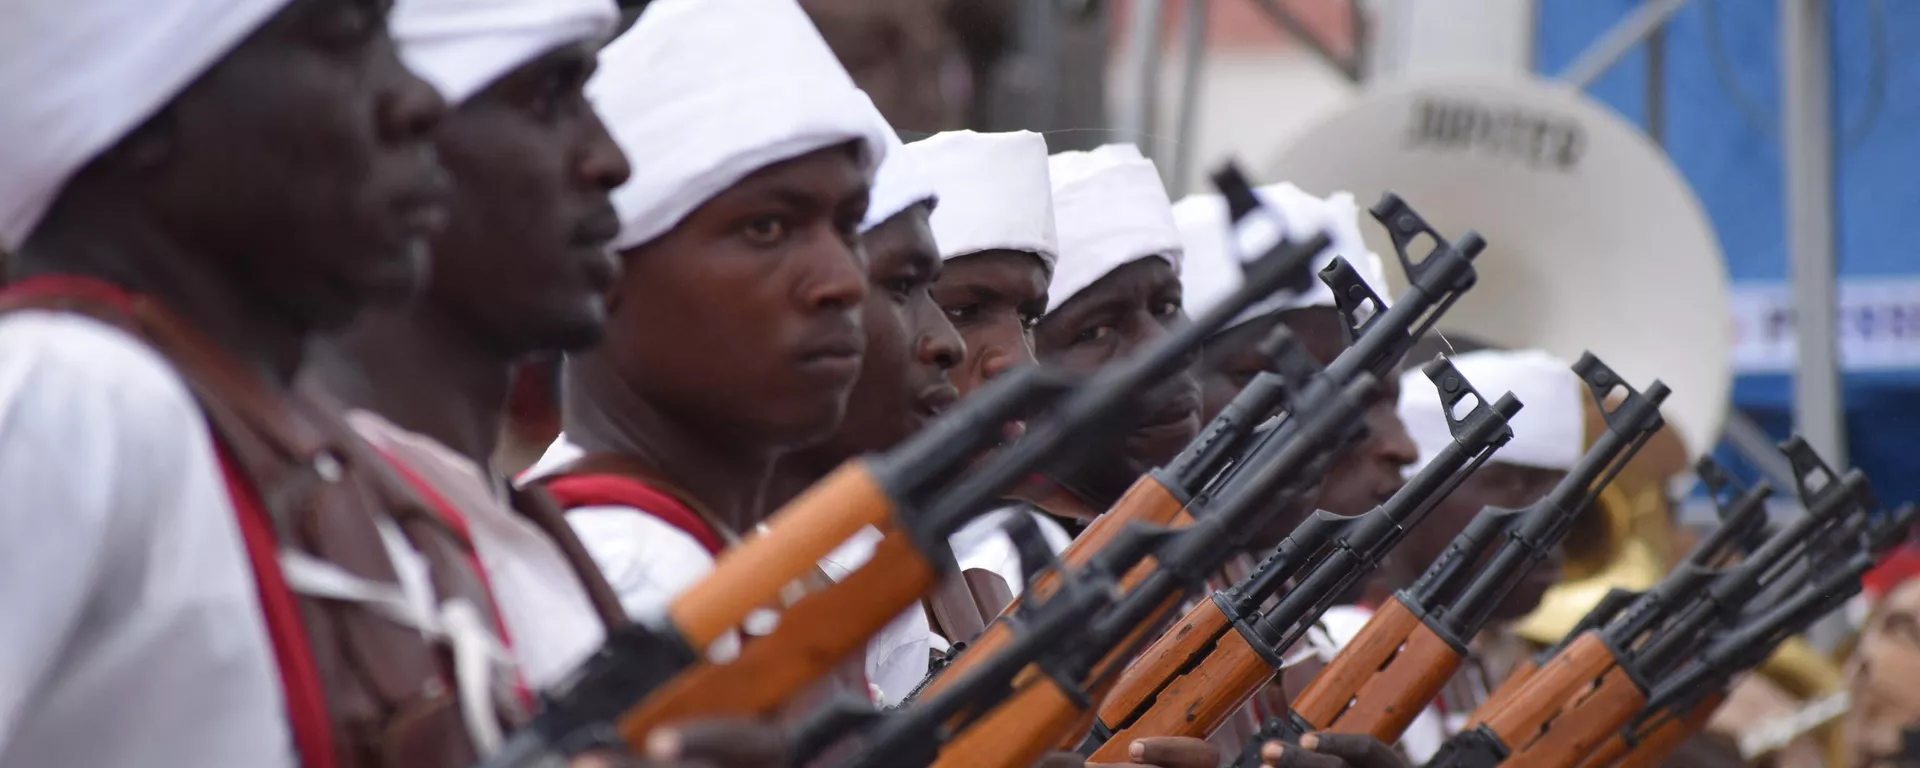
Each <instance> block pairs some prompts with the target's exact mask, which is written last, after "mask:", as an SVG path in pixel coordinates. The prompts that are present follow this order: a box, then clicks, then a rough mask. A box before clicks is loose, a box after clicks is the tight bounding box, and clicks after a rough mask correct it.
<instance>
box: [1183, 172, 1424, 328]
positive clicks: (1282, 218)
mask: <svg viewBox="0 0 1920 768" xmlns="http://www.w3.org/2000/svg"><path fill="white" fill-rule="evenodd" d="M1254 192H1255V193H1256V194H1257V195H1259V197H1260V200H1261V202H1263V203H1265V204H1266V206H1267V209H1268V211H1269V212H1270V213H1271V214H1272V215H1273V217H1274V218H1276V219H1277V222H1276V224H1277V226H1276V227H1275V228H1274V229H1272V230H1265V231H1266V232H1267V233H1268V234H1269V235H1270V236H1269V237H1267V238H1263V239H1261V240H1259V241H1253V242H1246V241H1242V242H1240V243H1238V245H1237V247H1236V243H1235V240H1234V239H1233V234H1232V232H1230V231H1229V229H1228V226H1229V222H1228V218H1227V203H1226V199H1225V198H1222V197H1221V196H1220V195H1217V194H1199V195H1188V196H1187V197H1185V198H1182V199H1181V200H1180V202H1178V203H1174V205H1173V219H1174V222H1175V223H1176V224H1177V225H1178V226H1179V227H1180V239H1181V242H1182V243H1184V245H1185V251H1186V255H1185V257H1184V259H1183V263H1182V264H1181V267H1180V283H1181V287H1182V289H1183V291H1184V296H1185V299H1184V301H1185V305H1186V311H1187V315H1188V316H1189V317H1199V316H1200V315H1203V314H1205V313H1206V312H1208V311H1210V310H1212V309H1213V308H1214V306H1215V305H1218V304H1219V303H1220V302H1222V301H1225V300H1226V299H1227V297H1228V296H1231V295H1232V294H1233V292H1234V291H1237V290H1239V289H1240V286H1241V284H1242V283H1244V282H1245V273H1244V271H1243V269H1242V266H1241V265H1242V259H1250V258H1254V257H1257V256H1259V255H1260V254H1261V253H1262V252H1264V250H1265V249H1266V248H1268V247H1271V246H1272V243H1273V239H1274V238H1277V237H1278V236H1280V235H1281V234H1286V235H1287V236H1289V237H1292V238H1293V239H1295V240H1303V239H1306V238H1308V237H1312V236H1313V235H1314V234H1315V233H1318V232H1325V233H1326V234H1327V237H1328V238H1329V239H1331V240H1332V241H1333V244H1332V246H1331V247H1329V248H1328V249H1327V250H1325V251H1321V252H1320V255H1319V256H1317V257H1315V258H1314V260H1313V261H1312V262H1311V265H1310V268H1311V269H1312V270H1313V271H1314V272H1315V273H1318V272H1319V271H1320V270H1321V269H1322V268H1324V267H1325V266H1326V265H1327V264H1328V263H1329V262H1331V261H1333V258H1334V257H1335V256H1344V257H1346V259H1347V261H1348V262H1349V263H1351V264H1352V265H1353V268H1354V270H1355V271H1357V272H1359V273H1360V277H1361V278H1363V279H1365V280H1366V281H1367V285H1368V286H1370V287H1372V288H1373V291H1374V293H1376V294H1378V295H1379V296H1380V299H1381V301H1382V302H1384V303H1388V304H1391V296H1389V291H1388V286H1387V283H1386V275H1385V274H1384V269H1383V268H1382V265H1381V263H1380V257H1379V256H1377V255H1375V254H1374V253H1373V252H1372V251H1369V250H1367V244H1366V241H1365V240H1364V239H1362V237H1361V235H1360V220H1359V217H1360V210H1359V208H1358V207H1357V206H1355V205H1354V203H1353V195H1350V194H1347V193H1345V192H1335V193H1333V194H1331V195H1328V196H1327V197H1326V199H1324V200H1323V199H1321V198H1318V197H1315V196H1313V195H1311V194H1308V193H1306V192H1304V191H1301V190H1300V188H1299V187H1295V186H1294V185H1292V184H1288V183H1285V182H1282V183H1279V184H1269V185H1266V186H1264V187H1260V188H1258V189H1256V190H1254ZM1252 215H1254V216H1259V215H1262V213H1261V212H1255V213H1254V214H1252ZM1242 228H1243V230H1247V229H1251V227H1248V226H1247V225H1246V224H1245V223H1243V224H1242ZM1331 306H1334V303H1333V290H1332V289H1330V288H1328V287H1327V284H1326V283H1324V282H1321V281H1320V279H1319V277H1318V276H1317V274H1316V276H1315V277H1314V278H1313V279H1312V281H1311V283H1310V284H1309V287H1308V288H1307V290H1305V291H1302V292H1300V293H1291V292H1286V293H1277V294H1274V295H1273V296H1270V297H1268V298H1266V299H1264V300H1262V301H1259V302H1255V303H1254V304H1253V305H1252V306H1250V307H1248V308H1247V309H1245V310H1244V311H1242V312H1241V313H1240V315H1239V316H1238V317H1235V318H1234V319H1233V322H1231V323H1228V324H1227V327H1228V328H1231V327H1233V326H1235V325H1239V324H1240V323H1243V322H1246V321H1248V320H1251V319H1253V318H1256V317H1260V316H1263V315H1267V314H1271V313H1274V312H1279V311H1282V310H1288V309H1300V308H1303V307H1331Z"/></svg>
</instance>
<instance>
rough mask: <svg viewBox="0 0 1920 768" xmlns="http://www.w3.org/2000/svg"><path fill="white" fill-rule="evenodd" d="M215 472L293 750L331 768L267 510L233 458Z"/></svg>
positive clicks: (314, 672)
mask: <svg viewBox="0 0 1920 768" xmlns="http://www.w3.org/2000/svg"><path fill="white" fill-rule="evenodd" d="M220 469H221V472H222V473H223V474H225V475H226V480H227V493H228V495H230V496H231V497H232V498H233V509H234V512H235V513H236V514H237V515H238V516H239V522H240V535H241V538H243V539H244V540H245V541H246V545H247V560H248V561H249V562H251V563H252V564H253V579H254V583H255V584H256V585H257V587H258V589H259V592H260V613H261V614H262V616H263V617H265V619H266V622H267V635H268V637H269V638H271V639H272V641H273V655H274V658H275V659H276V660H278V661H279V666H280V688H281V690H282V691H283V692H284V694H285V695H286V699H287V720H288V723H289V726H290V727H291V728H292V730H293V744H294V747H295V749H297V750H298V751H299V753H300V764H301V765H302V766H306V768H332V766H333V765H334V744H333V724H332V718H331V717H330V716H329V715H328V714H327V697H326V692H325V688H323V687H322V686H321V684H320V670H319V668H318V667H316V666H315V665H314V662H313V649H312V648H310V647H308V645H307V627H306V622H304V621H302V620H301V618H300V607H299V604H298V603H297V602H296V601H295V599H294V596H293V591H292V590H290V589H287V580H286V577H285V576H283V575H281V573H280V559H279V551H280V545H279V542H277V541H276V540H275V539H274V533H273V524H272V523H271V522H269V521H268V520H267V508H266V505H265V504H262V503H261V502H260V494H259V493H258V492H257V491H256V490H255V489H254V488H253V486H252V484H250V483H248V482H247V479H246V476H245V475H243V474H241V473H240V469H239V467H237V466H235V465H234V461H233V457H232V456H231V455H230V454H228V453H227V451H226V449H225V448H222V449H220Z"/></svg>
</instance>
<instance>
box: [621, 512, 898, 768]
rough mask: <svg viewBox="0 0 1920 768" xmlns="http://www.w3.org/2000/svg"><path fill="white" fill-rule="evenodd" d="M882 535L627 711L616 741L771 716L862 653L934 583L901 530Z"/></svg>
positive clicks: (634, 741)
mask: <svg viewBox="0 0 1920 768" xmlns="http://www.w3.org/2000/svg"><path fill="white" fill-rule="evenodd" d="M882 530H884V531H886V535H885V536H884V537H883V538H882V539H881V540H880V542H879V544H877V545H875V547H874V550H873V557H872V558H871V559H869V560H868V561H867V563H866V564H865V565H862V566H861V567H860V568H858V569H856V570H854V572H853V573H851V574H849V575H848V576H847V578H846V580H844V581H841V582H839V583H837V584H834V585H833V586H831V587H828V588H826V589H824V590H820V591H818V592H814V593H812V594H809V595H807V596H805V597H802V598H801V599H800V600H798V601H796V602H794V603H793V605H790V606H788V607H787V609H786V610H784V611H782V612H781V614H780V623H779V625H778V626H777V627H775V629H774V631H773V633H772V634H769V635H767V636H765V637H760V638H756V639H754V640H753V641H752V642H749V643H746V644H745V645H744V647H743V648H742V649H741V651H740V655H739V657H738V658H736V659H734V660H733V661H731V662H728V663H724V664H714V663H710V662H701V663H699V664H697V665H695V666H693V667H691V668H689V669H688V670H687V671H685V672H682V673H681V674H679V675H678V676H676V677H674V678H673V680H671V681H669V682H668V683H667V684H666V685H665V686H662V687H661V688H660V689H659V690H657V691H654V692H653V694H652V695H650V696H648V697H647V698H646V700H645V701H643V702H641V704H640V706H638V707H636V708H634V709H632V710H630V711H628V712H627V714H626V715H625V716H623V717H621V719H620V737H621V739H622V740H624V741H625V742H626V743H627V744H629V745H631V746H632V747H633V748H634V750H635V751H636V752H638V751H641V750H643V749H644V745H645V744H646V739H647V734H648V732H650V731H651V730H652V729H653V728H655V727H657V726H659V725H661V724H663V723H669V722H673V721H677V720H684V719H687V718H692V717H710V716H758V715H767V714H771V713H773V712H774V711H775V709H776V708H777V707H779V706H780V705H781V704H782V703H784V702H786V700H787V699H789V698H791V697H793V696H794V695H795V694H797V693H799V692H800V691H801V689H803V688H804V687H805V686H807V685H808V684H810V683H812V682H813V681H815V680H818V679H819V678H821V677H823V676H825V675H826V674H827V673H828V672H830V671H831V670H833V668H834V667H835V666H836V665H838V664H839V663H840V662H842V661H843V660H845V659H847V658H849V657H851V656H852V655H853V654H855V653H858V652H859V651H860V650H861V649H863V648H865V647H866V643H867V638H868V637H870V636H872V635H873V634H874V633H875V632H878V631H880V629H881V628H883V627H885V626H886V625H887V622H889V621H892V620H893V619H894V618H895V617H897V616H899V615H900V612H901V611H903V610H906V609H907V608H908V607H910V606H912V605H913V604H914V602H915V601H917V600H919V599H920V596H921V595H922V594H925V593H926V592H927V591H928V590H931V589H932V588H933V583H934V579H935V575H934V571H933V568H932V566H930V565H929V564H928V562H927V559H926V556H925V555H924V554H922V553H921V551H920V549H919V548H918V547H916V546H915V545H914V544H913V542H912V541H911V540H910V539H909V538H908V537H907V535H906V534H905V533H904V532H902V531H900V530H898V529H895V528H892V527H891V526H886V527H883V528H882Z"/></svg>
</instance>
